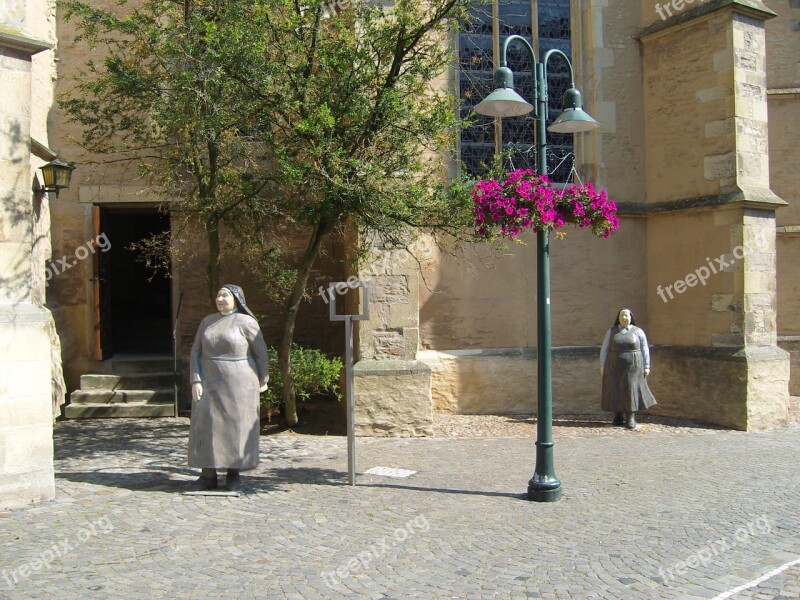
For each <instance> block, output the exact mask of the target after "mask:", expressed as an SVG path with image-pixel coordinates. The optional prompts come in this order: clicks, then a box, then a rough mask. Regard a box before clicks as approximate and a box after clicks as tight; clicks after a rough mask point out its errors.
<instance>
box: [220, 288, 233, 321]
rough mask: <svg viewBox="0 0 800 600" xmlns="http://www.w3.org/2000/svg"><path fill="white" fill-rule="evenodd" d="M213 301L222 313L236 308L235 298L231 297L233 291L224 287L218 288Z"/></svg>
mask: <svg viewBox="0 0 800 600" xmlns="http://www.w3.org/2000/svg"><path fill="white" fill-rule="evenodd" d="M215 303H216V305H217V310H218V311H219V312H221V313H223V314H225V313H229V312H231V311H232V310H233V309H234V308H236V299H235V298H234V297H233V292H231V291H230V290H229V289H228V288H226V287H221V288H219V291H218V292H217V297H216V299H215Z"/></svg>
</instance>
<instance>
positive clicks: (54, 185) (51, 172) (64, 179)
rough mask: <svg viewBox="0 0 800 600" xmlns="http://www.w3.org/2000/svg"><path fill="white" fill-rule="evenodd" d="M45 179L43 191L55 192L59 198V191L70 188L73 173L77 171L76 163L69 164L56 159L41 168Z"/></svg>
mask: <svg viewBox="0 0 800 600" xmlns="http://www.w3.org/2000/svg"><path fill="white" fill-rule="evenodd" d="M39 169H40V170H41V171H42V177H44V186H43V187H42V190H44V191H45V192H55V193H56V198H58V192H59V190H63V189H66V188H68V187H69V181H70V179H71V178H72V171H73V170H74V169H75V163H67V162H64V161H63V160H59V159H57V158H56V159H55V160H52V161H50V162H49V163H47V164H46V165H44V166H43V167H39Z"/></svg>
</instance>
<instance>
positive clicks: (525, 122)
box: [458, 0, 573, 181]
mask: <svg viewBox="0 0 800 600" xmlns="http://www.w3.org/2000/svg"><path fill="white" fill-rule="evenodd" d="M494 2H495V3H496V5H495V6H496V9H497V16H498V27H496V28H495V27H493V16H492V13H493V5H492V3H491V2H480V1H476V2H475V3H474V5H473V9H472V14H473V17H474V20H473V22H472V23H471V24H470V26H469V27H468V28H465V29H464V30H463V31H462V32H461V33H460V35H459V39H458V44H459V63H460V70H459V88H460V94H461V101H462V110H465V111H471V110H472V108H474V106H475V105H476V104H478V103H479V102H480V101H481V100H482V99H483V98H485V97H486V96H487V95H488V94H489V93H491V91H492V88H493V72H494V61H493V44H494V43H495V41H497V42H499V44H502V42H503V40H505V38H506V37H508V36H509V35H514V34H516V35H521V36H523V37H525V39H527V40H528V41H529V42H530V41H533V44H534V49H536V55H537V57H538V58H539V59H541V57H542V56H543V55H544V53H545V52H546V51H547V50H549V49H551V48H558V49H559V50H561V51H563V52H564V53H565V54H566V55H567V56H571V50H572V45H571V41H570V10H569V4H570V3H569V0H533V1H531V0H494ZM531 6H534V7H535V10H536V18H535V19H534V18H533V12H532V10H531ZM537 23H538V26H537V33H538V35H537V36H536V38H535V39H533V40H532V39H531V38H532V35H531V34H532V32H533V30H534V29H533V28H534V26H536V24H537ZM537 42H538V48H537V46H536V44H537ZM507 59H508V66H509V67H510V68H511V69H512V70H513V71H514V85H515V86H516V90H517V92H519V93H520V94H521V95H522V96H523V97H524V98H525V99H526V100H527V101H528V102H531V86H532V77H531V60H530V55H529V53H528V51H527V50H526V49H525V48H524V47H523V46H522V45H519V44H512V45H511V46H509V48H508V56H507ZM498 60H499V57H498ZM568 84H569V70H568V69H567V66H566V65H565V64H564V62H563V61H561V60H559V59H558V58H557V57H555V58H553V59H552V60H551V61H550V63H549V64H548V91H549V94H550V97H549V104H550V119H549V120H548V123H550V122H552V120H553V119H555V118H556V117H557V116H558V115H559V114H560V112H561V97H562V95H563V94H564V91H565V90H566V88H567V85H568ZM533 121H534V118H533V115H526V116H524V117H517V118H507V119H501V124H500V130H501V132H502V133H501V136H502V137H501V140H502V147H503V149H506V150H507V149H511V150H512V156H511V160H512V163H513V166H514V167H530V168H535V166H536V154H535V138H534V135H535V133H534V127H533ZM547 142H548V170H549V171H550V176H551V178H552V179H553V180H554V181H566V179H567V177H568V176H569V172H570V169H571V167H572V161H573V156H572V151H573V146H572V135H570V134H554V133H550V132H548V134H547ZM460 148H461V161H462V164H463V165H464V167H463V168H465V169H466V170H467V172H468V173H470V174H471V175H475V176H480V175H482V174H483V173H485V171H486V166H487V165H488V164H489V163H491V160H492V156H493V155H494V154H495V149H496V130H495V124H494V119H492V118H490V117H484V116H481V115H476V120H475V123H474V124H473V125H472V126H471V127H469V128H468V129H465V130H464V131H463V132H462V134H461V145H460ZM565 157H567V158H566V159H565Z"/></svg>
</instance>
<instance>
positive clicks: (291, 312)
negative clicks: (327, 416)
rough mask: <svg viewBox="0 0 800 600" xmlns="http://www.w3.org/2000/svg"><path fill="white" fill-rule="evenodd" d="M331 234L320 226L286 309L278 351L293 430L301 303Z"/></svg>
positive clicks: (306, 254)
mask: <svg viewBox="0 0 800 600" xmlns="http://www.w3.org/2000/svg"><path fill="white" fill-rule="evenodd" d="M330 230H331V226H330V225H329V224H328V223H327V222H326V221H321V222H320V223H317V225H316V227H315V228H314V232H313V233H312V234H311V239H310V240H309V242H308V247H307V248H306V252H305V254H304V255H303V260H302V261H301V262H300V266H299V267H298V268H297V279H295V282H294V287H292V293H291V295H290V296H289V300H288V301H287V305H286V320H285V321H284V323H283V336H282V337H281V344H280V347H279V348H278V362H279V363H280V370H281V379H282V380H283V390H282V397H283V405H284V409H285V410H284V416H285V418H286V424H287V425H288V426H289V427H293V426H294V425H297V403H296V402H295V396H294V384H293V382H292V364H291V350H292V342H293V341H294V328H295V323H296V322H297V313H298V312H299V310H300V302H301V301H302V300H303V295H304V293H305V289H306V285H307V284H308V277H309V275H310V274H311V267H312V266H313V265H314V261H315V260H316V259H317V255H318V254H319V247H320V244H321V243H322V240H323V239H325V236H326V235H328V232H329V231H330Z"/></svg>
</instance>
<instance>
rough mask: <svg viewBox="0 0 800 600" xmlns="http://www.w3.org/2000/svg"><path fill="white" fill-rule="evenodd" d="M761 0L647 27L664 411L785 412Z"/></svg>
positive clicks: (736, 418) (713, 417)
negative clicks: (777, 310) (770, 186)
mask: <svg viewBox="0 0 800 600" xmlns="http://www.w3.org/2000/svg"><path fill="white" fill-rule="evenodd" d="M772 16H774V13H772V12H771V11H769V10H768V9H767V8H766V7H764V6H763V4H762V3H761V2H757V1H750V0H748V1H747V2H744V1H740V0H710V1H709V2H707V3H705V4H701V5H699V6H698V7H697V8H695V9H692V10H688V11H684V12H682V13H680V14H676V15H673V16H672V17H671V18H668V19H665V20H663V21H656V23H655V24H654V25H652V26H650V27H648V28H647V29H645V31H644V33H643V35H642V37H641V40H642V48H643V69H644V87H645V102H644V104H645V140H646V141H645V156H646V193H647V209H646V214H647V215H648V224H647V225H648V227H647V234H648V245H647V255H648V256H647V260H648V288H649V290H648V308H649V316H650V331H649V332H648V333H649V337H650V342H651V343H652V344H654V345H656V348H655V349H654V352H653V354H654V359H653V364H654V368H653V374H652V376H651V386H652V388H653V391H654V393H655V394H656V397H657V398H658V400H659V409H658V410H660V411H661V412H663V413H665V414H675V415H682V416H689V417H694V418H697V419H701V420H703V421H707V422H712V423H718V424H720V425H724V426H726V427H733V428H737V429H748V430H749V429H763V428H768V427H776V426H781V425H785V424H786V423H787V422H788V400H789V396H788V377H789V361H788V354H787V353H786V352H785V351H783V350H781V349H780V348H778V346H777V336H776V333H777V332H776V297H775V291H776V283H775V282H776V259H775V257H776V245H775V234H776V229H775V210H776V209H777V208H780V207H781V206H784V205H785V202H783V201H782V200H781V199H780V198H778V197H777V196H776V195H775V194H774V193H773V192H772V191H771V190H770V189H769V164H768V152H767V147H768V136H767V95H766V46H765V32H764V21H765V20H766V19H769V18H771V17H772Z"/></svg>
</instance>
